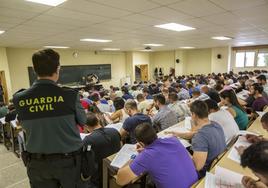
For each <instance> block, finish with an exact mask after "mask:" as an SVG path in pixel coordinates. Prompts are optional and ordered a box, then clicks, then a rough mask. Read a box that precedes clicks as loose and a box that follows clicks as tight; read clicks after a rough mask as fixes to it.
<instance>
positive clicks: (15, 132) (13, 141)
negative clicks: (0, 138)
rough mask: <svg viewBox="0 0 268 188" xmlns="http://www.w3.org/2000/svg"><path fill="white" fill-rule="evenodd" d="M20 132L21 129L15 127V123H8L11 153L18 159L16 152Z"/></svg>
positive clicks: (18, 126) (18, 155)
mask: <svg viewBox="0 0 268 188" xmlns="http://www.w3.org/2000/svg"><path fill="white" fill-rule="evenodd" d="M20 131H22V127H21V126H20V125H17V121H16V120H14V121H11V122H10V136H11V137H10V142H11V151H12V152H13V153H14V154H15V155H16V156H17V157H18V158H19V157H20V152H19V150H18V146H19V143H18V134H19V132H20Z"/></svg>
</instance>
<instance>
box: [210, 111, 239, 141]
mask: <svg viewBox="0 0 268 188" xmlns="http://www.w3.org/2000/svg"><path fill="white" fill-rule="evenodd" d="M208 118H209V120H210V121H215V122H216V123H218V124H219V125H221V126H222V128H223V132H224V135H225V141H226V143H228V142H229V141H231V139H232V138H233V137H234V136H236V135H237V134H238V132H239V127H238V125H237V124H236V122H235V120H234V118H233V116H232V115H231V113H230V112H228V111H227V110H223V109H220V110H219V111H217V112H213V113H211V114H209V116H208Z"/></svg>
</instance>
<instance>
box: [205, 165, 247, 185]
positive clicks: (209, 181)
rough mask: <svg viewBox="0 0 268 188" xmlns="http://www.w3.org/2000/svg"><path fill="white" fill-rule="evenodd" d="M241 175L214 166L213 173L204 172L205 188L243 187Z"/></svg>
mask: <svg viewBox="0 0 268 188" xmlns="http://www.w3.org/2000/svg"><path fill="white" fill-rule="evenodd" d="M242 177H243V175H242V174H239V173H236V172H233V171H231V170H228V169H226V168H222V167H219V166H216V169H215V175H214V174H212V173H209V172H207V173H206V177H205V188H244V186H243V185H242V184H241V180H242Z"/></svg>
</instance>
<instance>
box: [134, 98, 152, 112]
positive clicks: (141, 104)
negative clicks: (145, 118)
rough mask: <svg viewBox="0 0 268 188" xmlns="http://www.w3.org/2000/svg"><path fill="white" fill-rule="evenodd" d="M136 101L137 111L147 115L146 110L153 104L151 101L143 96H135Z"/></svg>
mask: <svg viewBox="0 0 268 188" xmlns="http://www.w3.org/2000/svg"><path fill="white" fill-rule="evenodd" d="M137 101H138V110H139V112H141V113H143V114H147V110H146V109H148V108H149V107H150V106H151V105H152V103H153V100H151V99H145V98H144V96H143V94H138V95H137Z"/></svg>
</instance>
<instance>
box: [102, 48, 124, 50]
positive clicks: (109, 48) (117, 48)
mask: <svg viewBox="0 0 268 188" xmlns="http://www.w3.org/2000/svg"><path fill="white" fill-rule="evenodd" d="M102 50H106V51H119V50H120V48H103V49H102Z"/></svg>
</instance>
